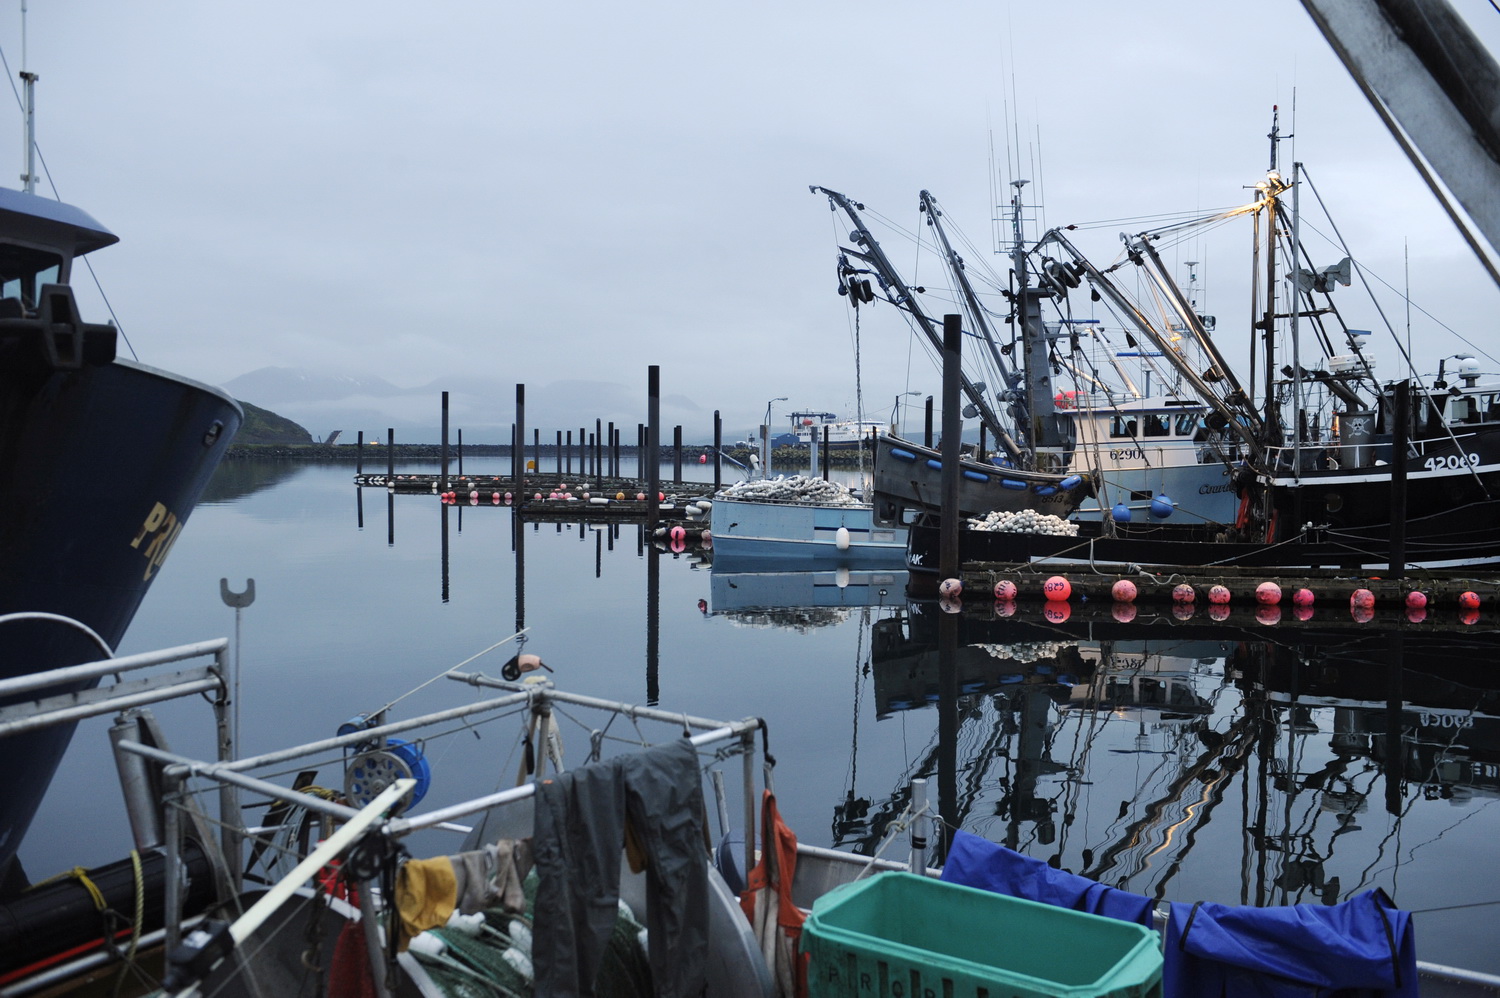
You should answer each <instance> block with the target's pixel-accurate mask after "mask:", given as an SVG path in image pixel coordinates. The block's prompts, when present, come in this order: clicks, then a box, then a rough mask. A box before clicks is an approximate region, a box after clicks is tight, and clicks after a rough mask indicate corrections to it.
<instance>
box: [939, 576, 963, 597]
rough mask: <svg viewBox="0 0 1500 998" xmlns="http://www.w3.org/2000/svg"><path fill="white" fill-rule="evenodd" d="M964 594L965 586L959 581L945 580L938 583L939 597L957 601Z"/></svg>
mask: <svg viewBox="0 0 1500 998" xmlns="http://www.w3.org/2000/svg"><path fill="white" fill-rule="evenodd" d="M963 593H964V584H963V583H962V582H961V581H959V580H958V579H944V580H943V581H942V582H939V583H938V595H939V596H942V597H943V598H945V599H957V598H958V597H959V596H962V595H963Z"/></svg>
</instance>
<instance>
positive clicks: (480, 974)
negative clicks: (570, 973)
mask: <svg viewBox="0 0 1500 998" xmlns="http://www.w3.org/2000/svg"><path fill="white" fill-rule="evenodd" d="M535 900H536V875H535V873H533V874H532V875H531V876H529V877H527V878H526V909H527V914H526V915H513V914H511V913H509V912H507V911H505V910H504V909H502V908H491V909H489V910H488V911H486V912H484V924H483V926H482V927H481V929H480V931H479V934H478V935H477V936H476V935H470V934H468V933H466V932H463V931H462V930H459V929H450V928H442V929H429V930H428V931H429V932H431V933H432V934H433V935H435V936H437V937H438V938H439V939H441V940H442V941H443V942H444V943H445V944H446V951H445V952H444V953H442V954H441V955H437V956H433V955H430V954H427V953H421V952H418V951H417V950H411V951H410V952H411V954H412V956H414V957H415V958H416V960H417V962H418V963H420V964H421V965H422V967H423V969H424V970H426V971H427V974H428V976H429V977H431V978H432V980H433V983H435V984H436V985H437V986H438V987H439V988H441V989H442V991H443V993H444V994H446V995H449V996H450V998H531V994H532V979H533V974H532V966H531V927H532V922H531V911H532V907H533V905H534V903H535ZM595 985H596V993H597V994H598V995H599V996H600V998H651V996H652V994H653V991H652V988H651V964H650V962H649V961H648V959H647V956H646V947H645V930H644V929H643V928H642V926H641V924H640V923H639V922H637V921H636V920H635V916H634V914H633V913H632V912H631V911H630V909H629V908H628V907H626V906H625V905H624V904H623V903H621V905H620V911H619V915H618V917H616V919H615V925H614V929H613V930H612V931H611V933H610V939H609V946H608V947H607V948H606V950H605V952H604V956H603V958H602V959H601V961H600V966H599V977H598V979H597V980H596V981H595Z"/></svg>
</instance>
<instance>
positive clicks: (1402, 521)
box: [1388, 379, 1411, 579]
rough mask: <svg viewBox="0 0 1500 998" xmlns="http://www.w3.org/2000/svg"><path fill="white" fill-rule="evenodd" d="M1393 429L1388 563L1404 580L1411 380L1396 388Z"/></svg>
mask: <svg viewBox="0 0 1500 998" xmlns="http://www.w3.org/2000/svg"><path fill="white" fill-rule="evenodd" d="M1395 423H1396V430H1395V435H1394V438H1393V439H1392V441H1391V445H1392V446H1391V563H1390V571H1389V573H1388V574H1389V575H1390V577H1391V578H1393V579H1403V578H1405V577H1406V463H1407V453H1406V451H1407V439H1408V437H1409V435H1410V432H1411V429H1410V423H1411V380H1410V379H1407V380H1405V381H1403V382H1401V383H1400V384H1399V385H1397V386H1396V415H1395Z"/></svg>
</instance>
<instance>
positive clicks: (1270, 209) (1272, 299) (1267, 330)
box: [1254, 105, 1285, 446]
mask: <svg viewBox="0 0 1500 998" xmlns="http://www.w3.org/2000/svg"><path fill="white" fill-rule="evenodd" d="M1277 117H1278V114H1277V109H1276V107H1275V106H1274V105H1273V106H1272V108H1271V132H1270V134H1269V135H1268V136H1267V138H1269V139H1270V140H1271V167H1270V169H1269V170H1268V171H1267V173H1266V179H1265V181H1264V183H1263V184H1262V185H1261V186H1263V187H1264V188H1265V192H1266V197H1265V202H1264V203H1265V210H1266V260H1265V265H1266V271H1265V273H1266V306H1265V309H1264V311H1262V313H1261V319H1260V321H1259V322H1257V323H1255V325H1254V328H1256V329H1259V330H1260V331H1261V336H1262V337H1263V341H1264V347H1265V358H1266V361H1265V364H1266V367H1265V371H1266V386H1265V409H1264V415H1263V417H1262V418H1263V419H1264V421H1265V432H1266V444H1267V446H1275V445H1277V444H1279V443H1281V429H1280V425H1279V423H1278V421H1277V418H1276V393H1275V391H1274V390H1273V388H1272V385H1273V382H1274V380H1275V376H1274V372H1275V371H1276V224H1277V217H1278V214H1279V212H1278V209H1279V208H1280V202H1279V201H1278V200H1277V197H1276V195H1277V194H1278V193H1280V191H1281V190H1284V189H1285V187H1284V186H1283V185H1282V183H1281V174H1280V173H1278V172H1277V169H1276V161H1277V153H1278V151H1279V150H1278V148H1277V146H1278V145H1279V143H1280V140H1281V135H1280V127H1279V125H1278V121H1277Z"/></svg>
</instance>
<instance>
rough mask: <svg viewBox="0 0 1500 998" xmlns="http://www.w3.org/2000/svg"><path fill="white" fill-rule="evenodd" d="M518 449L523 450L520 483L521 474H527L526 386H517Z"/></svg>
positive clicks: (519, 479)
mask: <svg viewBox="0 0 1500 998" xmlns="http://www.w3.org/2000/svg"><path fill="white" fill-rule="evenodd" d="M516 449H517V450H519V451H520V452H521V463H520V469H521V471H520V475H518V476H517V478H516V484H518V485H519V484H520V482H521V476H524V475H525V474H526V386H525V385H517V386H516Z"/></svg>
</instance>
